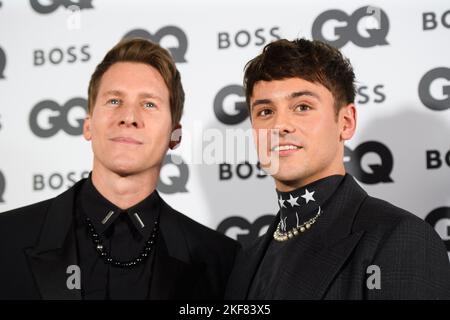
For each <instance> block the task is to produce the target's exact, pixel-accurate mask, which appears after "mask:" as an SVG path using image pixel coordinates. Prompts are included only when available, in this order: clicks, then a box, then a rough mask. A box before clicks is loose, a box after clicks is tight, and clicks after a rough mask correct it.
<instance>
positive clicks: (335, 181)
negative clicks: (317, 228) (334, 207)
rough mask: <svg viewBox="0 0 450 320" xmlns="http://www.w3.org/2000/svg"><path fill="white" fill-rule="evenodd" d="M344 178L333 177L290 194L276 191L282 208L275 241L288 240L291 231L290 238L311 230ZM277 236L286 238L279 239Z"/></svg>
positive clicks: (339, 176)
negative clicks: (299, 232)
mask: <svg viewBox="0 0 450 320" xmlns="http://www.w3.org/2000/svg"><path fill="white" fill-rule="evenodd" d="M343 178H344V176H343V175H332V176H328V177H325V178H322V179H320V180H317V181H314V182H312V183H310V184H308V185H306V186H303V187H300V188H298V189H295V190H292V191H289V192H281V191H279V190H276V191H277V196H278V205H279V207H280V223H279V228H278V229H277V232H275V235H274V237H275V239H277V240H287V238H288V232H289V231H293V233H292V232H291V235H290V236H289V238H290V237H291V236H292V235H294V234H295V235H296V234H297V233H298V231H301V232H303V231H305V230H306V229H309V228H310V227H311V225H312V224H313V223H314V222H315V220H316V219H317V218H318V216H319V215H320V214H321V213H323V212H322V208H323V205H324V203H325V202H326V201H327V200H328V199H329V198H330V197H331V196H332V194H333V193H334V192H335V191H336V188H337V187H338V185H339V183H340V182H341V181H342V179H343ZM311 222H312V223H311ZM300 229H301V230H300ZM277 234H278V236H280V235H281V236H283V235H285V236H283V238H279V237H278V238H277Z"/></svg>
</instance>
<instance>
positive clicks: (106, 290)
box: [76, 177, 161, 300]
mask: <svg viewBox="0 0 450 320" xmlns="http://www.w3.org/2000/svg"><path fill="white" fill-rule="evenodd" d="M160 203H161V200H160V198H159V195H158V193H157V192H156V190H155V191H154V192H153V193H152V194H150V195H149V196H148V197H147V198H146V199H144V200H143V201H141V202H140V203H138V204H136V205H135V206H133V207H131V208H128V209H127V210H121V209H120V208H118V207H117V206H115V205H114V204H112V203H111V202H109V201H108V200H107V199H106V198H104V197H103V196H102V195H101V194H100V193H99V192H98V191H97V189H96V188H95V186H94V185H93V183H92V178H91V177H89V178H88V179H87V180H86V181H85V183H84V184H83V185H82V186H81V189H80V192H79V193H78V195H77V197H76V238H77V249H78V250H77V253H78V260H79V262H80V269H81V292H82V298H83V299H86V300H91V299H147V298H148V294H149V288H150V282H151V276H152V264H153V261H154V251H155V250H152V251H151V254H150V255H149V256H148V258H147V259H146V260H145V261H143V262H142V263H141V264H138V265H137V266H134V267H129V268H121V267H116V266H112V265H109V264H107V263H105V262H104V261H103V258H101V257H100V256H99V254H98V252H97V250H96V246H95V245H94V243H93V241H92V239H91V235H90V233H89V232H88V228H87V224H86V221H85V220H86V217H88V218H90V220H91V222H92V224H93V226H94V228H95V230H96V232H97V233H98V234H99V236H100V239H101V241H102V244H103V246H104V247H106V251H107V252H108V253H109V254H110V255H111V257H112V258H113V259H115V260H119V261H129V260H132V259H134V258H135V257H137V256H139V254H140V253H141V251H142V249H143V248H144V245H145V242H146V241H147V240H148V239H149V238H150V236H151V234H152V230H153V227H154V222H155V221H156V220H157V219H158V217H159V210H160ZM156 242H157V241H156ZM153 249H154V248H153Z"/></svg>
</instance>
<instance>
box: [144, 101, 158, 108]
mask: <svg viewBox="0 0 450 320" xmlns="http://www.w3.org/2000/svg"><path fill="white" fill-rule="evenodd" d="M144 107H146V108H149V109H150V108H154V107H156V105H155V104H154V103H153V102H146V103H144Z"/></svg>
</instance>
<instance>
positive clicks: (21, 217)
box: [0, 180, 239, 299]
mask: <svg viewBox="0 0 450 320" xmlns="http://www.w3.org/2000/svg"><path fill="white" fill-rule="evenodd" d="M82 182H83V180H81V181H80V182H78V183H77V184H75V185H74V186H73V187H72V188H70V189H69V190H67V191H66V192H64V193H62V194H61V195H59V196H57V197H56V198H53V199H50V200H46V201H43V202H39V203H36V204H33V205H30V206H27V207H23V208H19V209H15V210H12V211H9V212H5V213H2V214H0V299H81V293H80V290H77V289H73V290H70V289H68V288H67V285H66V281H67V278H68V277H69V275H70V274H68V273H67V267H68V266H70V265H79V264H78V261H77V260H78V259H77V250H76V238H75V232H74V228H73V221H74V219H73V215H74V208H73V206H74V199H75V194H76V192H77V190H78V188H79V187H80V185H81V183H82ZM162 202H163V203H162V205H161V212H160V225H161V226H168V228H167V227H164V228H161V231H160V233H159V235H158V239H157V245H156V252H155V260H154V269H153V273H152V278H151V284H150V294H149V297H150V299H220V298H223V294H224V291H225V285H226V282H227V279H228V277H229V274H230V272H231V269H232V266H233V262H234V258H235V254H236V252H237V250H238V248H239V245H238V243H237V242H236V241H234V240H232V239H230V238H227V237H225V236H224V235H222V234H220V233H218V232H216V231H213V230H211V229H208V228H207V227H205V226H203V225H201V224H199V223H197V222H195V221H193V220H191V219H190V218H188V217H186V216H185V215H183V214H181V213H179V212H177V211H175V210H174V209H172V208H171V207H170V206H169V205H167V204H166V203H165V202H164V201H162Z"/></svg>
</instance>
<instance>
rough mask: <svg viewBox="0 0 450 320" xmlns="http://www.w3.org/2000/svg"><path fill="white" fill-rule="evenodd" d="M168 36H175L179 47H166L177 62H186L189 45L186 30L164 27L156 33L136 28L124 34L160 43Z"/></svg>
mask: <svg viewBox="0 0 450 320" xmlns="http://www.w3.org/2000/svg"><path fill="white" fill-rule="evenodd" d="M166 36H173V37H175V38H176V39H177V41H178V46H177V47H169V48H166V49H167V50H169V52H170V54H171V55H172V57H173V59H174V60H175V62H186V58H185V55H186V51H187V47H188V40H187V37H186V34H185V33H184V31H183V30H181V29H180V28H178V27H176V26H166V27H163V28H161V29H159V30H158V31H157V32H156V33H154V34H152V33H150V32H148V31H147V30H144V29H135V30H131V31H130V32H128V33H127V34H126V35H125V36H123V38H124V39H130V38H144V39H147V40H150V41H152V42H155V43H158V44H160V42H161V40H162V39H163V38H164V37H166ZM160 45H161V44H160Z"/></svg>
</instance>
